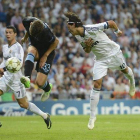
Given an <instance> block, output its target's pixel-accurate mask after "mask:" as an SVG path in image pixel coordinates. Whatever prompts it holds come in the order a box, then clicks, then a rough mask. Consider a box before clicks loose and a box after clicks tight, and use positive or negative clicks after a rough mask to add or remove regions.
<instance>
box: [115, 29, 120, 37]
mask: <svg viewBox="0 0 140 140" xmlns="http://www.w3.org/2000/svg"><path fill="white" fill-rule="evenodd" d="M114 33H115V34H116V36H121V35H122V31H121V30H118V31H117V32H114Z"/></svg>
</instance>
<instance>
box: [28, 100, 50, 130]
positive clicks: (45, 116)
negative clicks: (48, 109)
mask: <svg viewBox="0 0 140 140" xmlns="http://www.w3.org/2000/svg"><path fill="white" fill-rule="evenodd" d="M27 109H28V110H30V111H31V112H33V113H35V114H37V115H39V116H41V117H42V118H43V119H44V122H45V123H46V125H47V128H48V129H50V128H51V126H52V122H51V119H50V114H48V113H44V112H43V111H41V110H40V109H39V108H38V107H37V106H36V105H35V104H34V103H31V102H29V106H28V108H27Z"/></svg>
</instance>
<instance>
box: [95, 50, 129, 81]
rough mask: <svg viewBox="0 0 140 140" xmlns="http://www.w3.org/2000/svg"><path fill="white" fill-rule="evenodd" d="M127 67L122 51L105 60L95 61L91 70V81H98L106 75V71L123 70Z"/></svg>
mask: <svg viewBox="0 0 140 140" xmlns="http://www.w3.org/2000/svg"><path fill="white" fill-rule="evenodd" d="M126 67H127V65H126V62H125V59H124V57H123V54H122V51H119V52H118V53H117V54H115V55H113V56H110V57H108V58H106V59H105V60H101V61H96V62H95V64H94V68H93V80H98V79H101V78H102V77H104V76H105V75H107V69H108V68H109V69H112V70H123V69H125V68H126Z"/></svg>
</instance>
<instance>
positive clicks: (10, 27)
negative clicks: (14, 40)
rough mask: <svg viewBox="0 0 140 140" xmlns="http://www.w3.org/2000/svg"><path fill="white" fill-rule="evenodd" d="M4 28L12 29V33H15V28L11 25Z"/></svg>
mask: <svg viewBox="0 0 140 140" xmlns="http://www.w3.org/2000/svg"><path fill="white" fill-rule="evenodd" d="M6 28H7V29H12V30H13V32H14V33H17V30H16V28H15V27H14V26H12V25H9V26H7V27H6Z"/></svg>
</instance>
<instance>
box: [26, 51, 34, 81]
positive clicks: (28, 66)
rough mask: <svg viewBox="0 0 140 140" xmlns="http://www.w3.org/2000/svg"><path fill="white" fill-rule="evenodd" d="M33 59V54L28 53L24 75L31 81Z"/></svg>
mask: <svg viewBox="0 0 140 140" xmlns="http://www.w3.org/2000/svg"><path fill="white" fill-rule="evenodd" d="M34 58H35V56H34V54H32V53H28V54H27V57H26V60H25V66H24V69H25V70H24V74H25V76H29V78H30V79H31V74H32V70H33V68H34Z"/></svg>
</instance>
